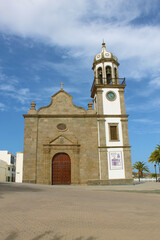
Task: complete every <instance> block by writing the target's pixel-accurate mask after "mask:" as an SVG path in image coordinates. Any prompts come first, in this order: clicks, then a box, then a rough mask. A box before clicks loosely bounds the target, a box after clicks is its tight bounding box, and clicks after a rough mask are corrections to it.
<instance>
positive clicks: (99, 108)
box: [97, 88, 103, 114]
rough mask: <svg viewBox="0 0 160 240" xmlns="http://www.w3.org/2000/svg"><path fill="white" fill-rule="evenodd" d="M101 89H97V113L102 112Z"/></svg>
mask: <svg viewBox="0 0 160 240" xmlns="http://www.w3.org/2000/svg"><path fill="white" fill-rule="evenodd" d="M102 93H103V90H102V89H99V88H98V89H97V114H103V98H102Z"/></svg>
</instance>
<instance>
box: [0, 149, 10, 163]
mask: <svg viewBox="0 0 160 240" xmlns="http://www.w3.org/2000/svg"><path fill="white" fill-rule="evenodd" d="M0 159H1V160H3V161H5V162H6V163H7V164H8V165H9V164H10V163H11V162H10V159H11V154H9V153H8V151H0Z"/></svg>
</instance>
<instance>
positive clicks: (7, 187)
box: [0, 182, 42, 198]
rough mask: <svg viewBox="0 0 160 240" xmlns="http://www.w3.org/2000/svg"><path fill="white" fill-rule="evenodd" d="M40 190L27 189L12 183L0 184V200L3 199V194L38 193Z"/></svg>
mask: <svg viewBox="0 0 160 240" xmlns="http://www.w3.org/2000/svg"><path fill="white" fill-rule="evenodd" d="M40 191H42V189H39V188H36V187H35V186H34V187H29V186H25V185H17V184H14V183H2V182H1V183H0V198H2V197H3V194H4V193H9V192H40Z"/></svg>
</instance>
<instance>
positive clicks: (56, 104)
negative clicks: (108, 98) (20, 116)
mask: <svg viewBox="0 0 160 240" xmlns="http://www.w3.org/2000/svg"><path fill="white" fill-rule="evenodd" d="M51 98H52V100H51V103H50V104H49V105H48V106H45V107H42V108H40V109H39V110H38V111H37V112H38V114H54V115H69V114H85V113H86V110H85V109H84V108H82V107H77V106H76V105H74V104H73V101H72V96H71V95H69V94H68V93H67V92H65V91H64V90H60V91H59V92H57V93H56V94H54V95H53V96H52V97H51Z"/></svg>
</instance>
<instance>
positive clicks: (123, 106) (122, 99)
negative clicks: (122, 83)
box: [119, 88, 126, 114]
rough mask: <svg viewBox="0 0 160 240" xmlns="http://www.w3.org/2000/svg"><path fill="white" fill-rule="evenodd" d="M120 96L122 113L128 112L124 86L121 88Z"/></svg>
mask: <svg viewBox="0 0 160 240" xmlns="http://www.w3.org/2000/svg"><path fill="white" fill-rule="evenodd" d="M119 98H120V108H121V114H126V110H125V101H124V89H123V88H120V89H119Z"/></svg>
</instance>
